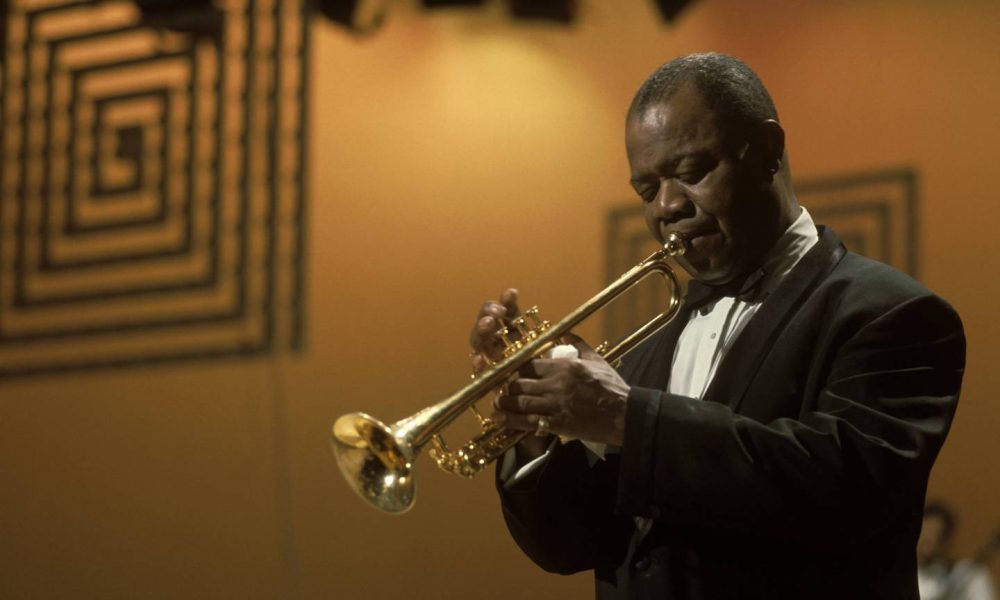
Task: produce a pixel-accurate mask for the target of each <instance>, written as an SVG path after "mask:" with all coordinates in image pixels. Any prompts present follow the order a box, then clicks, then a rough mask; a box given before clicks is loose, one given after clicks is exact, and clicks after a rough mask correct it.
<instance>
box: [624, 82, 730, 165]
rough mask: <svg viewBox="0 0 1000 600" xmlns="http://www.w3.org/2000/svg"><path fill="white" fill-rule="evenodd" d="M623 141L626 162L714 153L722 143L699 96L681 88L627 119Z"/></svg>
mask: <svg viewBox="0 0 1000 600" xmlns="http://www.w3.org/2000/svg"><path fill="white" fill-rule="evenodd" d="M625 141H626V145H627V147H628V152H629V159H630V160H635V159H640V158H642V157H643V156H647V155H651V154H655V155H657V156H658V157H659V158H660V159H661V160H662V159H663V158H664V155H674V154H678V155H679V154H685V153H693V152H704V151H706V150H710V149H716V148H717V147H718V146H720V145H721V143H722V131H721V129H720V127H719V120H718V118H717V117H716V115H715V114H714V113H713V112H712V111H711V109H709V107H708V106H707V105H706V103H705V100H704V98H703V96H702V94H701V93H700V92H699V91H698V90H697V89H696V88H695V87H694V86H692V85H685V86H683V87H681V88H680V89H678V90H677V91H676V92H674V94H673V95H671V96H670V97H669V98H667V99H666V100H661V101H658V102H654V103H652V104H650V105H649V106H647V107H645V108H643V109H642V110H640V111H639V112H638V113H635V114H633V115H631V116H630V117H629V119H628V123H627V124H626V129H625ZM633 155H634V156H633Z"/></svg>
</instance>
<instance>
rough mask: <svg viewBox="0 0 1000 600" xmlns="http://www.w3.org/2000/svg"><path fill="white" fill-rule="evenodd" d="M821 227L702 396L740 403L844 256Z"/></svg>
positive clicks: (840, 246) (729, 353) (767, 300)
mask: <svg viewBox="0 0 1000 600" xmlns="http://www.w3.org/2000/svg"><path fill="white" fill-rule="evenodd" d="M818 229H819V234H820V237H819V242H818V243H817V244H816V245H815V246H814V247H813V248H812V249H811V250H810V251H809V252H808V254H806V255H805V256H804V257H803V258H802V260H800V261H799V263H798V264H797V265H795V268H794V269H792V272H791V273H789V274H788V275H787V276H786V278H785V280H784V281H782V282H781V284H780V285H779V286H778V288H777V289H776V290H775V291H774V292H773V293H772V294H771V295H770V296H768V297H767V298H766V299H765V300H764V302H763V303H762V304H761V306H760V309H759V310H758V311H757V314H755V315H754V316H753V318H752V319H751V320H750V322H749V323H748V324H747V326H746V328H745V329H744V330H743V332H742V333H741V334H740V336H739V337H738V338H737V339H736V341H735V342H734V343H733V346H732V347H731V348H730V349H729V351H728V352H726V355H725V356H724V357H723V359H722V363H721V364H720V365H719V368H718V369H717V370H716V372H715V377H714V378H713V379H712V383H711V384H710V385H709V387H708V390H707V391H706V392H705V396H704V397H703V400H705V401H708V402H719V403H722V404H727V405H729V406H730V407H732V408H733V410H736V409H737V408H738V407H739V405H740V403H741V402H742V400H743V396H744V395H745V394H746V391H747V388H749V387H750V384H751V383H752V382H753V379H754V376H755V375H756V374H757V372H758V369H759V368H760V364H761V362H763V360H764V358H765V357H766V356H767V352H768V350H769V349H770V347H771V346H772V345H773V344H774V341H775V339H776V338H777V336H778V334H780V333H781V331H782V330H783V329H784V326H785V324H786V323H787V322H788V320H789V319H790V318H791V317H792V315H793V314H794V313H795V309H796V308H797V307H798V306H801V302H802V300H803V299H804V298H806V297H808V296H809V294H811V293H812V291H813V290H814V289H815V288H816V286H818V285H819V284H820V283H821V282H822V281H823V279H825V278H826V276H827V275H828V274H829V273H830V271H832V270H833V268H834V267H835V266H836V265H837V263H839V262H840V260H841V259H842V258H843V256H844V253H845V249H844V246H843V244H841V243H840V240H839V239H837V236H835V235H834V234H833V232H832V231H830V230H829V229H827V228H825V227H818ZM678 335H679V334H678ZM674 341H675V342H676V338H675V340H674ZM671 350H672V349H671Z"/></svg>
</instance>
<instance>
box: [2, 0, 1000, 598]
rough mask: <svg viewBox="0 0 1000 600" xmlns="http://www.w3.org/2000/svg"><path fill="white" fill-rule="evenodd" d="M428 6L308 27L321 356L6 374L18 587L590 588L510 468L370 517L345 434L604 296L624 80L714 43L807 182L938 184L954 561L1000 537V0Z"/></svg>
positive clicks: (6, 522) (492, 591) (145, 590)
mask: <svg viewBox="0 0 1000 600" xmlns="http://www.w3.org/2000/svg"><path fill="white" fill-rule="evenodd" d="M406 4H407V5H406V6H401V7H399V8H397V9H395V10H394V12H393V13H392V15H391V18H390V22H389V24H388V25H387V27H386V28H385V29H384V30H383V31H381V32H380V33H378V34H377V35H375V36H374V37H371V38H369V39H361V40H359V39H355V38H352V37H351V36H350V35H348V34H346V33H344V32H343V31H342V30H340V29H338V28H336V27H334V26H332V25H329V24H327V23H322V22H319V21H318V20H317V24H316V26H315V27H314V30H313V31H314V35H313V51H314V55H313V66H312V91H311V93H310V96H309V97H310V102H311V121H312V122H311V139H310V144H311V163H310V171H309V173H310V181H309V188H310V190H311V198H310V214H309V221H310V232H309V237H308V243H309V285H308V293H309V299H308V300H309V321H308V322H309V332H308V338H309V347H308V351H307V352H306V353H305V354H303V355H302V356H299V357H293V358H290V359H286V358H281V359H274V360H247V361H228V362H221V363H220V362H213V363H204V364H199V365H190V364H188V365H178V366H168V367H157V368H147V369H132V370H127V371H120V372H104V373H95V374H82V375H68V376H59V377H51V378H44V379H43V378H37V379H26V380H22V381H13V382H7V383H4V384H3V386H2V387H0V472H2V473H3V475H2V477H3V481H4V484H3V486H2V487H0V507H2V508H0V596H2V597H28V596H30V597H39V598H47V597H70V596H73V597H85V598H113V597H120V598H132V597H148V598H174V597H179V596H189V597H239V598H279V597H302V598H321V597H323V598H347V597H362V598H365V597H374V596H376V594H377V595H378V596H382V595H384V596H390V597H391V596H400V595H402V594H407V595H408V597H412V598H439V597H454V598H466V597H471V596H473V594H475V595H477V596H480V597H482V598H503V597H512V596H517V597H527V598H576V597H586V596H587V595H589V594H590V589H591V581H590V577H589V576H588V575H579V576H574V577H570V578H559V577H555V576H548V575H545V574H543V573H541V572H539V571H538V570H537V569H536V568H535V567H534V566H532V565H531V564H530V563H529V562H528V561H527V559H525V558H524V557H523V556H522V555H521V554H520V553H519V551H518V550H517V549H516V547H515V546H514V544H513V543H512V542H511V541H510V540H509V538H508V537H507V535H506V532H505V530H504V528H503V525H502V522H501V519H500V516H499V514H498V509H497V501H496V499H495V495H494V493H493V491H492V482H491V481H490V478H489V477H488V476H487V477H481V478H479V479H477V480H474V481H472V482H466V481H460V480H458V479H456V478H453V477H450V476H447V475H445V474H442V473H439V472H437V470H436V469H434V468H433V467H432V466H431V465H430V464H429V463H428V462H427V461H426V460H425V461H423V464H420V466H419V474H418V479H419V488H420V491H419V494H418V497H419V499H418V503H417V506H416V508H415V509H414V510H413V511H412V512H411V513H409V514H407V515H405V516H403V517H389V516H384V515H381V514H378V513H376V512H374V511H373V510H371V509H370V508H368V507H367V506H365V505H363V504H362V503H361V502H360V501H359V500H357V499H356V498H354V497H353V495H351V492H350V491H349V490H348V488H347V486H346V485H345V484H344V483H343V482H342V481H341V479H340V476H339V474H338V473H337V472H336V467H335V465H334V462H333V460H332V458H331V457H330V455H329V450H328V448H327V441H326V439H327V435H328V428H329V425H330V423H331V422H332V421H333V419H334V418H335V417H336V416H337V415H339V414H341V413H343V412H347V411H353V410H364V411H366V412H370V413H372V414H374V415H376V416H379V417H382V418H384V419H386V420H392V419H395V418H398V417H401V416H404V415H406V414H409V413H411V412H413V411H414V410H415V409H416V408H418V407H420V406H423V405H425V404H427V403H429V402H432V401H435V400H437V399H438V398H440V397H443V396H444V395H446V394H447V393H450V392H451V391H453V390H454V388H456V387H457V386H458V385H460V384H461V383H462V382H463V381H464V380H465V378H466V377H467V370H468V367H467V364H466V358H465V356H466V353H467V351H466V349H465V342H464V339H465V337H466V331H467V328H468V325H469V322H470V320H471V317H472V315H473V314H474V312H475V310H476V309H477V307H478V305H479V304H480V303H481V302H482V301H483V300H485V299H486V298H489V297H492V296H493V295H495V294H496V293H497V292H498V291H499V290H500V289H502V288H503V287H505V286H507V285H517V286H519V287H520V288H521V290H522V294H523V296H524V297H525V299H526V301H527V302H529V303H531V302H537V303H539V304H541V305H542V309H543V311H545V313H546V315H547V316H549V317H550V318H552V317H558V316H559V315H561V314H563V313H565V312H566V310H567V309H569V308H571V307H572V306H574V305H575V304H576V303H577V302H579V301H580V300H582V299H584V298H586V297H588V296H589V295H590V294H591V293H593V292H594V291H595V290H596V289H597V288H598V287H600V286H601V284H602V283H603V272H604V271H603V269H604V259H603V243H604V221H603V218H604V214H605V212H606V210H607V209H608V208H609V207H610V206H612V205H614V204H616V203H619V202H630V201H634V200H633V199H632V195H631V192H630V191H629V188H628V186H627V179H628V176H627V166H626V164H625V160H624V152H623V147H622V119H623V114H624V110H625V108H626V106H627V105H628V102H629V100H630V98H631V94H632V93H633V92H634V90H635V88H636V87H637V86H638V85H639V84H640V83H641V82H642V80H643V79H644V78H645V76H646V75H647V74H648V73H649V72H651V71H652V70H653V69H654V68H655V67H656V66H657V65H658V64H660V63H661V62H663V61H664V60H666V59H668V58H670V57H672V56H674V55H677V54H680V53H686V52H691V51H701V50H710V49H714V50H721V51H726V52H730V53H733V54H736V55H738V56H741V57H742V58H744V59H745V60H746V61H747V62H749V63H750V64H751V65H752V66H753V67H755V68H756V69H757V70H758V72H759V73H760V74H761V76H762V78H763V79H764V81H765V83H767V84H768V86H769V88H770V89H771V91H772V93H773V95H774V97H775V101H776V103H777V105H778V110H779V113H780V114H781V119H782V122H783V123H784V125H785V128H786V130H787V132H788V144H789V152H790V156H791V160H792V165H793V170H794V173H795V174H796V175H798V176H801V177H812V176H823V175H830V174H838V173H843V172H851V171H858V170H870V169H878V168H884V167H896V166H901V165H908V166H913V167H915V168H917V169H918V170H919V173H920V177H921V179H920V182H921V190H920V191H921V206H920V211H921V213H920V217H921V238H920V240H919V242H920V248H921V250H922V256H921V265H922V273H921V278H922V279H923V281H924V282H925V283H926V284H927V285H928V286H929V287H931V288H932V289H934V290H936V291H938V292H939V293H940V294H941V295H943V296H944V297H946V298H948V299H949V300H951V301H952V302H953V303H954V304H955V306H956V307H957V308H958V310H959V312H960V313H961V314H962V316H963V318H964V320H965V323H966V328H967V333H968V337H969V366H968V372H967V376H966V385H965V393H964V397H963V401H962V405H961V408H960V410H959V414H958V418H957V420H956V422H955V426H954V429H953V432H952V436H951V438H950V439H949V441H948V444H947V445H946V447H945V450H944V452H943V453H942V456H941V458H940V460H939V462H938V466H937V467H936V469H935V472H934V475H933V479H932V485H931V491H932V494H933V495H936V496H942V497H945V498H948V499H950V500H952V501H953V503H954V504H955V505H956V506H957V507H958V508H959V509H960V512H961V513H962V517H963V521H962V525H961V527H962V529H961V531H960V538H959V540H958V541H959V548H960V549H961V550H964V551H969V550H971V548H973V547H974V546H975V545H976V544H977V543H979V542H980V541H981V540H982V538H983V537H984V536H985V533H986V531H987V530H988V529H989V528H990V527H992V526H993V525H994V524H997V523H1000V513H998V511H997V509H996V506H997V501H996V498H997V496H998V494H1000V478H998V476H997V472H996V468H995V464H996V460H995V457H996V456H997V455H998V451H1000V442H998V441H997V436H996V434H995V432H996V431H997V430H998V429H1000V409H998V408H997V407H996V405H995V402H994V400H993V398H992V391H993V390H995V389H998V388H1000V370H998V369H995V368H993V365H994V363H996V362H997V360H998V358H1000V352H998V351H997V349H996V348H995V346H994V343H993V339H994V337H995V336H994V335H992V334H993V333H994V331H995V330H996V326H995V325H994V322H995V320H996V318H995V315H994V314H993V310H992V309H993V307H994V305H995V303H996V301H995V298H997V297H998V296H1000V283H998V282H997V280H996V279H995V278H992V277H990V275H991V268H990V267H989V264H990V258H989V257H991V256H996V255H1000V238H998V236H996V235H995V232H994V231H995V227H994V225H993V223H994V220H995V218H996V217H997V216H998V215H1000V209H997V208H996V200H995V198H994V195H995V192H994V188H996V187H998V185H1000V172H998V170H997V169H996V168H995V167H994V165H993V161H994V156H995V148H996V147H997V144H998V142H1000V116H998V115H1000V112H998V111H997V110H996V108H995V107H997V106H1000V76H998V75H997V65H1000V44H998V43H997V42H1000V4H997V3H994V2H988V1H985V0H984V1H982V2H962V3H945V2H940V1H937V0H924V1H913V0H910V1H904V0H897V1H889V0H881V1H866V2H860V1H846V0H844V1H839V2H818V1H806V2H802V1H801V0H771V1H769V2H755V3H746V2H740V1H738V0H702V1H700V2H697V3H696V4H695V5H694V6H693V7H691V8H690V9H689V10H688V11H687V12H685V13H684V14H683V16H682V19H681V20H680V22H679V23H678V24H676V25H674V26H668V25H664V24H662V23H661V22H660V20H659V18H658V16H657V15H656V14H655V13H654V10H653V3H652V2H647V1H645V0H627V1H625V0H622V1H619V2H614V3H609V2H599V1H597V0H585V1H583V2H581V5H582V7H583V8H582V15H581V18H580V20H579V21H578V22H577V23H576V24H575V25H574V26H573V27H571V28H563V27H558V26H549V25H525V24H517V25H515V24H512V23H511V22H510V21H508V20H507V19H505V18H503V17H501V16H499V15H497V14H494V13H493V12H491V11H488V10H475V11H468V12H463V11H458V12H454V13H446V14H434V15H430V16H426V15H420V14H417V13H416V12H415V10H414V9H412V8H408V6H410V4H412V3H406Z"/></svg>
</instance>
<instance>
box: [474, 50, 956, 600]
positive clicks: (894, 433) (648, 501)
mask: <svg viewBox="0 0 1000 600" xmlns="http://www.w3.org/2000/svg"><path fill="white" fill-rule="evenodd" d="M784 135H785V134H784V130H783V129H782V126H781V125H780V124H779V122H778V116H777V112H776V111H775V108H774V105H773V103H772V101H771V98H770V96H769V94H768V92H767V90H766V89H765V88H764V86H763V84H762V83H761V82H760V80H759V79H758V77H757V76H756V75H755V74H754V73H753V71H752V70H751V69H750V68H749V67H747V66H746V65H745V64H744V63H742V62H740V61H739V60H737V59H735V58H732V57H729V56H725V55H720V54H701V55H690V56H686V57H681V58H678V59H676V60H674V61H671V62H669V63H667V64H665V65H663V66H662V67H661V68H660V69H659V70H657V71H656V72H655V73H654V74H653V75H652V76H651V77H650V78H649V79H648V80H647V81H646V82H645V83H644V84H643V86H642V87H641V88H640V90H639V92H638V93H637V94H636V97H635V99H634V100H633V103H632V106H631V107H630V109H629V112H628V117H627V120H626V148H627V153H628V161H629V165H630V167H631V183H632V187H633V188H634V189H635V190H636V192H637V193H638V194H639V196H640V198H641V199H642V203H643V206H644V211H645V220H646V223H647V225H648V227H649V230H650V233H651V234H652V235H653V236H654V237H655V238H656V239H657V240H659V241H660V242H661V243H662V242H663V241H664V240H665V239H666V238H667V236H668V235H670V234H671V233H676V234H679V235H680V236H681V237H682V238H683V239H684V240H685V246H686V248H685V250H686V251H685V253H684V254H683V256H681V257H679V258H678V262H679V263H680V264H681V266H682V267H683V268H684V269H685V270H687V271H688V272H689V273H690V275H691V276H692V278H693V281H692V283H691V284H690V287H689V290H688V294H687V297H686V298H685V303H684V306H683V308H682V310H681V312H680V313H679V315H678V316H677V318H675V319H674V320H673V321H672V322H671V323H670V324H669V325H668V326H666V327H664V328H663V329H662V330H660V331H659V332H658V333H656V334H655V335H653V336H652V337H651V338H650V339H648V340H647V341H645V342H644V343H643V344H641V345H640V346H639V347H638V348H636V349H635V350H634V351H632V352H631V353H629V354H628V355H627V356H626V357H625V360H624V362H623V364H622V365H621V367H620V368H619V369H617V370H616V369H613V368H612V367H611V366H610V365H608V364H607V363H606V362H604V361H603V360H602V359H601V358H600V356H598V355H596V354H593V353H590V352H587V351H586V349H585V348H584V349H583V354H582V355H581V356H579V357H577V358H541V359H536V360H534V361H533V362H532V363H531V369H530V372H527V373H524V374H522V376H521V377H520V378H519V379H518V380H517V381H516V382H514V383H513V384H511V385H510V386H509V393H508V394H507V395H504V396H501V397H500V398H499V399H498V401H497V403H496V406H495V408H496V417H497V419H500V420H501V421H502V423H503V424H505V425H506V426H507V427H509V428H513V429H519V430H524V431H533V432H536V433H537V434H538V435H537V436H529V437H528V438H526V439H525V440H524V441H522V442H521V443H519V444H518V445H517V446H516V448H515V449H514V450H513V451H511V452H509V453H508V455H507V456H506V457H505V458H504V460H502V461H500V466H499V469H498V488H499V491H500V497H501V503H502V506H503V512H504V517H505V520H506V522H507V525H508V527H509V529H510V532H511V534H512V535H513V537H514V539H515V540H516V541H517V543H518V544H519V545H520V547H521V548H522V549H523V550H524V551H525V553H527V554H528V556H529V557H531V558H532V559H533V560H534V561H535V562H536V563H538V564H539V565H540V566H541V567H543V568H545V569H546V570H549V571H553V572H557V573H573V572H577V571H581V570H593V571H594V574H595V579H596V595H597V597H598V598H684V599H689V598H690V599H694V598H712V599H716V598H879V599H893V598H900V599H903V598H907V599H916V598H917V587H916V558H915V552H914V548H915V544H916V539H917V535H918V532H919V529H920V523H921V514H922V506H923V502H924V495H925V489H926V484H927V477H928V474H929V472H930V468H931V465H932V464H933V462H934V459H935V457H936V456H937V453H938V450H939V449H940V447H941V444H942V443H943V442H944V439H945V435H946V434H947V432H948V428H949V426H950V423H951V419H952V416H953V414H954V410H955V406H956V403H957V400H958V393H959V388H960V385H961V379H962V373H963V368H964V359H965V341H964V336H963V332H962V325H961V322H960V320H959V317H958V315H957V314H956V313H955V312H954V310H953V309H952V308H951V307H950V306H949V305H948V304H947V303H946V302H944V301H943V300H941V299H940V298H938V297H937V296H935V295H934V294H932V293H931V292H929V291H928V290H927V289H925V288H924V287H923V286H921V285H920V284H919V283H917V282H915V281H913V280H912V279H910V278H909V277H907V276H905V275H903V274H901V273H899V272H897V271H895V270H893V269H891V268H890V267H887V266H885V265H883V264H880V263H877V262H874V261H871V260H868V259H866V258H863V257H861V256H858V255H856V254H853V253H851V252H847V251H846V250H845V249H844V248H843V246H842V244H841V243H840V242H839V240H838V239H837V238H836V236H835V235H834V233H833V232H832V231H830V230H829V229H826V228H823V227H817V226H816V225H815V224H814V223H813V221H812V219H811V217H810V216H809V213H808V212H807V211H806V210H805V209H803V208H801V207H800V206H799V205H798V203H797V201H796V198H795V194H794V190H793V187H792V180H791V173H790V170H789V166H788V160H787V156H786V152H785V144H784V141H785V140H784ZM517 312H518V308H517V292H516V291H515V290H507V291H505V292H504V293H503V294H502V295H501V297H500V298H499V300H498V301H492V302H487V303H486V304H485V305H484V306H483V307H482V309H481V311H480V313H479V315H478V316H477V320H476V323H475V325H474V327H473V331H472V345H473V349H474V351H475V352H476V353H477V354H476V356H474V359H473V360H474V363H475V365H476V366H477V367H482V366H483V365H484V364H485V363H486V361H487V359H489V360H496V359H498V358H499V357H500V352H501V350H502V349H501V344H500V343H499V342H498V341H497V339H496V337H495V336H494V333H495V332H496V330H497V329H498V328H499V327H500V326H501V325H503V324H504V323H505V322H506V321H507V320H509V319H510V318H512V317H513V316H515V315H516V314H517ZM555 436H561V437H563V438H564V439H570V438H571V439H574V440H580V441H571V442H567V443H559V442H558V441H556V437H555ZM581 441H582V442H586V445H585V444H583V443H581Z"/></svg>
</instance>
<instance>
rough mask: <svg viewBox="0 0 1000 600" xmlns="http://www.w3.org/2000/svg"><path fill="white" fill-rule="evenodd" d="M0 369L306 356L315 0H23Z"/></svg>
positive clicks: (16, 24)
mask: <svg viewBox="0 0 1000 600" xmlns="http://www.w3.org/2000/svg"><path fill="white" fill-rule="evenodd" d="M4 4H5V14H4V15H3V17H4V22H3V24H2V28H3V37H2V38H0V39H2V43H3V45H4V48H3V63H2V67H3V71H2V76H3V81H2V83H3V88H2V93H0V115H2V119H0V148H2V152H3V154H2V164H0V376H10V375H18V374H28V373H43V372H52V371H60V370H67V369H81V368H91V367H101V366H113V365H124V364H136V363H145V362H159V361H166V360H179V359H194V358H207V357H213V356H231V355H238V354H260V353H268V352H275V351H287V350H295V349H298V348H299V347H300V344H301V342H302V330H303V314H302V311H303V306H302V288H303V230H304V225H305V222H304V221H305V212H304V208H305V207H304V200H303V197H304V193H303V189H302V182H303V180H304V162H305V156H304V149H305V142H304V139H305V136H304V135H303V132H304V115H305V110H304V109H305V97H304V91H305V73H306V42H307V40H306V21H305V10H306V8H305V0H292V1H286V0H226V1H225V2H218V3H216V7H217V8H216V10H218V11H219V14H220V15H221V21H220V23H221V28H220V29H219V31H218V35H196V34H194V33H184V32H180V31H174V30H170V29H163V28H158V27H153V26H150V25H148V24H147V23H146V22H145V21H144V20H143V15H142V12H141V11H140V10H139V8H138V7H137V6H136V4H135V3H133V2H130V1H117V0H111V1H84V2H71V1H51V0H8V1H7V2H6V3H4Z"/></svg>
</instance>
